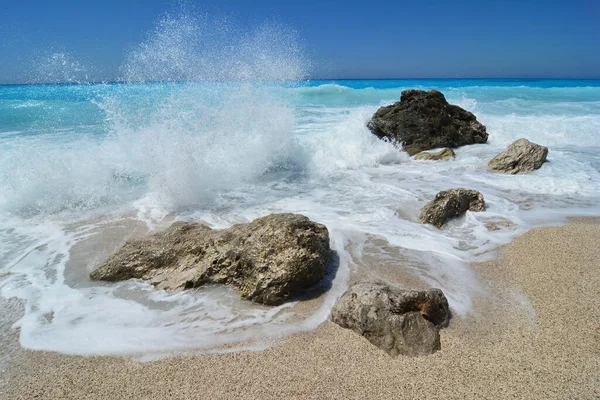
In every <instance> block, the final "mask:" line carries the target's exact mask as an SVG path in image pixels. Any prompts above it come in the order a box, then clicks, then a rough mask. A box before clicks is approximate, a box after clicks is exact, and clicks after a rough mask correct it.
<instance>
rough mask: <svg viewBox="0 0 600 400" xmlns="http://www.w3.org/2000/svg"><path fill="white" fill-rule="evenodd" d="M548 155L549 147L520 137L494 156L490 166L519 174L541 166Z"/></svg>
mask: <svg viewBox="0 0 600 400" xmlns="http://www.w3.org/2000/svg"><path fill="white" fill-rule="evenodd" d="M547 156H548V148H547V147H545V146H540V145H539V144H535V143H531V142H530V141H529V140H527V139H519V140H517V141H516V142H514V143H512V144H511V145H510V146H508V147H507V148H506V150H504V151H503V152H502V153H500V154H498V155H497V156H496V157H494V158H492V159H491V160H490V162H489V163H488V166H489V167H490V168H491V169H493V170H495V171H499V172H504V173H507V174H518V173H521V172H527V171H533V170H536V169H538V168H540V167H541V166H542V164H543V163H544V161H546V157H547Z"/></svg>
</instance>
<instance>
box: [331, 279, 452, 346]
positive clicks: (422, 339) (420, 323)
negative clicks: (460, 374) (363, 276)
mask: <svg viewBox="0 0 600 400" xmlns="http://www.w3.org/2000/svg"><path fill="white" fill-rule="evenodd" d="M331 320H332V321H333V322H335V323H336V324H338V325H340V326H341V327H343V328H348V329H352V330H353V331H354V332H356V333H358V334H359V335H362V336H364V337H365V338H366V339H367V340H368V341H369V342H371V343H372V344H374V345H375V346H377V347H379V348H381V349H383V350H385V351H386V352H387V353H388V354H390V355H392V356H397V355H398V354H404V355H409V356H416V355H423V354H432V353H434V352H436V351H437V350H439V349H440V334H439V329H440V328H443V327H446V326H448V322H449V320H450V310H449V308H448V300H446V297H445V296H444V293H442V291H441V290H439V289H430V290H427V291H416V290H404V289H400V288H398V287H395V286H391V285H388V284H387V283H385V282H383V281H379V280H377V281H369V282H360V283H357V284H355V285H354V286H352V287H351V288H350V289H349V290H348V291H347V292H346V293H344V294H343V295H342V297H341V298H340V299H339V300H338V302H337V303H336V304H335V306H334V307H333V309H332V311H331Z"/></svg>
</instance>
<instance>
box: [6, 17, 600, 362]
mask: <svg viewBox="0 0 600 400" xmlns="http://www.w3.org/2000/svg"><path fill="white" fill-rule="evenodd" d="M186 24H187V25H186ZM190 24H191V25H190ZM194 24H195V22H194V23H191V22H189V21H187V20H182V19H179V20H169V19H166V20H165V21H162V22H161V24H159V26H158V28H157V29H156V30H155V31H153V32H154V33H152V34H150V35H149V37H148V38H147V40H146V41H145V42H144V43H142V44H141V45H140V46H139V47H137V48H135V49H134V50H133V51H132V52H131V54H129V56H128V57H127V58H126V60H125V61H124V68H123V69H122V71H123V75H124V77H125V78H126V79H124V82H118V83H91V82H86V81H85V80H84V79H64V78H65V77H69V76H71V75H69V74H68V73H73V74H75V75H77V74H80V73H81V71H82V70H83V68H82V67H81V64H80V63H74V62H70V61H65V60H67V59H66V58H65V57H64V55H63V56H62V57H61V56H58V57H57V56H56V55H52V57H51V58H50V59H49V61H48V62H46V63H44V64H43V66H44V68H47V67H48V65H52V62H54V63H55V64H57V65H58V67H57V68H59V72H60V74H56V73H54V75H53V76H54V77H56V76H59V77H60V78H61V80H62V81H65V80H66V81H67V82H68V83H61V84H59V83H54V84H41V83H37V84H36V83H34V84H23V85H2V86H0V296H1V301H2V302H4V303H3V304H5V305H6V304H9V302H10V304H11V306H10V307H8V306H6V307H4V308H3V310H4V312H3V314H2V315H0V320H1V321H0V326H3V327H5V330H7V331H10V332H13V334H14V335H16V336H18V345H19V346H20V347H22V348H26V349H33V350H45V351H54V352H60V353H66V354H77V355H117V356H130V357H137V358H140V359H149V358H156V357H164V356H170V355H174V354H181V353H182V352H183V353H189V352H214V351H232V350H236V349H241V348H244V349H260V348H264V347H266V346H269V345H270V344H271V343H274V342H275V341H277V340H279V339H281V338H282V337H285V336H286V335H289V334H292V333H295V332H300V331H306V330H312V329H315V328H316V327H317V326H318V325H319V324H321V323H323V322H324V321H325V320H326V319H327V318H328V316H329V312H330V309H331V307H332V306H333V304H334V303H335V301H336V299H337V298H338V297H339V296H340V295H341V294H342V293H343V292H344V291H345V290H346V289H347V287H348V283H349V282H350V279H351V277H352V274H353V272H354V271H357V270H361V269H362V270H365V269H366V270H368V269H369V268H371V267H374V265H373V264H372V263H378V262H381V263H384V262H385V263H386V265H390V266H392V268H397V269H398V270H399V271H409V272H410V273H411V274H413V275H414V276H416V277H417V278H418V279H420V280H421V281H422V282H424V284H426V285H427V286H431V287H438V288H440V289H442V290H443V291H444V293H445V294H446V296H447V298H448V300H449V303H450V306H451V308H452V311H453V314H454V316H455V318H467V317H469V316H471V315H473V312H474V311H473V310H474V307H473V305H474V303H473V302H474V299H475V298H476V297H477V296H480V295H482V291H484V289H483V288H482V286H481V285H480V284H479V282H478V278H477V274H476V273H475V272H474V271H473V269H472V268H471V264H472V263H474V262H480V261H486V260H490V259H493V258H494V257H496V255H497V249H498V248H499V247H500V246H502V245H504V244H507V243H510V242H511V240H513V239H514V238H515V237H516V236H518V235H521V234H523V233H524V232H526V231H527V230H529V229H532V228H534V227H537V226H542V225H560V224H564V223H565V222H566V221H567V218H569V217H572V216H598V215H600V81H598V80H537V79H441V80H440V79H408V80H310V79H305V78H302V77H300V75H302V73H303V71H304V69H303V68H304V67H303V65H304V64H303V63H304V62H303V56H301V55H299V54H300V53H299V52H298V51H297V49H296V47H294V46H290V45H289V41H290V40H291V41H292V42H293V41H294V40H295V39H293V38H291V39H290V38H287V39H286V36H285V35H273V29H275V28H273V27H270V28H268V29H264V28H261V29H259V30H258V32H257V33H256V34H255V35H254V36H252V35H244V39H243V40H241V41H238V42H236V43H237V47H235V48H233V49H230V50H228V52H227V53H226V54H223V53H222V52H219V51H221V50H218V51H217V50H215V49H216V48H217V46H214V48H213V49H212V50H210V51H200V50H199V49H200V44H197V45H193V43H194V42H193V40H187V39H186V35H196V34H197V32H196V31H194V29H190V26H192V28H193V27H194V26H196V25H194ZM181 27H183V28H181ZM175 28H177V29H179V30H177V29H175ZM184 28H185V29H184ZM277 29H279V28H277ZM173 32H175V33H176V34H175V33H173ZM249 37H250V39H249ZM273 38H276V39H273ZM269 40H271V41H269ZM282 41H283V42H282ZM190 43H191V44H190ZM203 45H204V43H203ZM189 46H192V47H191V48H190V47H189ZM182 48H183V49H184V50H186V51H182ZM218 48H219V49H221V48H228V47H223V46H220V47H218ZM215 54H216V55H215ZM190 55H193V57H190ZM57 60H58V62H57ZM52 71H54V72H56V71H57V70H56V68H54V69H53V70H52ZM207 71H208V72H207ZM209 72H210V73H209ZM45 76H46V77H47V76H48V75H45ZM200 78H205V79H200ZM41 80H43V77H42V78H41ZM409 88H413V89H423V90H430V89H437V90H439V91H441V92H442V93H444V95H445V96H446V98H447V100H448V101H449V102H450V103H453V104H457V105H459V106H461V107H463V108H465V109H467V110H469V111H471V112H473V113H474V114H475V115H476V116H477V118H478V120H479V121H480V122H482V123H483V124H484V125H485V126H486V127H487V131H488V133H489V140H488V142H487V143H486V144H476V145H469V146H464V147H460V148H457V149H455V151H456V159H454V160H451V161H447V162H432V161H417V160H414V159H413V158H411V157H409V156H408V154H406V153H405V152H403V151H402V150H401V149H399V148H398V147H396V146H394V145H393V144H392V143H389V142H385V141H382V140H379V139H378V138H377V137H375V136H374V135H373V134H371V132H370V131H369V130H368V128H367V126H366V125H367V122H368V121H369V119H370V117H371V116H372V115H373V113H374V112H375V111H376V110H377V109H378V108H379V107H381V106H383V105H388V104H391V103H394V102H396V101H399V99H400V94H401V92H402V90H405V89H409ZM523 137H524V138H527V139H528V140H530V141H532V142H535V143H538V144H541V145H544V146H547V147H548V149H549V153H548V161H547V162H546V163H545V164H544V165H543V166H542V167H541V168H540V169H539V170H536V171H534V172H530V173H525V174H520V175H505V174H500V173H496V172H493V171H491V170H490V169H489V168H488V167H487V163H488V161H489V160H490V159H491V158H492V157H494V156H495V155H496V154H498V153H499V152H501V151H502V150H503V149H505V148H506V147H507V146H508V145H509V144H511V143H512V142H513V141H515V140H517V139H519V138H523ZM458 187H463V188H468V189H475V190H478V191H480V192H481V193H483V195H484V197H485V201H486V204H487V208H486V210H485V211H484V212H478V213H471V212H467V214H466V215H465V216H464V217H461V218H458V219H456V220H453V221H451V222H450V223H449V224H448V225H447V226H446V227H444V228H443V229H437V228H435V227H433V226H430V225H423V224H420V223H419V222H418V214H419V210H420V208H421V207H422V206H423V205H425V204H426V203H427V202H428V201H430V200H431V199H433V197H434V196H435V195H436V193H438V192H439V191H441V190H446V189H449V188H458ZM284 212H285V213H288V212H291V213H300V214H304V215H306V216H308V217H309V218H310V219H312V220H314V221H317V222H320V223H322V224H324V225H326V226H327V228H328V229H329V232H330V238H331V247H332V249H333V251H334V252H335V254H336V257H335V260H336V261H335V264H336V265H335V266H332V267H331V268H330V269H331V271H330V274H329V275H328V278H327V279H328V280H329V287H328V290H327V291H326V292H325V293H324V294H323V295H322V296H321V298H320V299H319V301H318V302H315V303H314V304H312V306H311V307H303V305H302V302H291V303H287V304H284V305H282V306H279V307H265V306H261V305H257V304H254V303H250V302H247V301H243V300H240V298H239V296H238V294H237V293H236V292H235V291H233V290H231V289H228V288H223V287H217V286H215V287H206V288H200V289H197V290H189V291H183V292H179V293H166V292H164V291H158V290H155V289H154V288H153V287H151V286H150V285H148V284H146V283H144V282H140V281H125V282H120V283H101V282H93V281H91V280H90V279H89V272H90V271H92V270H93V269H94V268H96V267H97V266H98V265H100V264H101V263H102V261H103V260H105V259H106V257H108V255H109V254H110V253H111V252H113V251H115V250H117V249H118V248H119V247H120V246H121V245H122V244H123V243H124V242H125V240H127V239H128V238H132V237H136V236H139V235H143V234H146V233H148V232H152V231H156V230H159V229H164V228H165V227H167V226H169V224H171V223H172V222H173V221H177V220H190V221H204V222H206V223H208V224H209V225H210V226H212V227H213V228H215V229H220V228H226V227H229V226H231V225H233V224H236V223H243V222H248V221H251V220H253V219H255V218H257V217H261V216H264V215H267V214H270V213H284ZM366 255H368V257H367V256H366ZM483 295H485V293H483ZM6 333H7V332H3V335H4V334H6ZM15 340H17V339H15Z"/></svg>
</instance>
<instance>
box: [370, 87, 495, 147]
mask: <svg viewBox="0 0 600 400" xmlns="http://www.w3.org/2000/svg"><path fill="white" fill-rule="evenodd" d="M367 126H368V127H369V129H370V130H371V132H373V133H374V134H375V135H377V136H378V137H379V138H387V139H388V140H390V141H391V142H393V143H398V144H401V145H402V146H403V147H404V150H406V151H407V152H408V153H409V154H410V155H411V156H412V155H415V154H417V153H419V152H421V151H423V150H429V149H434V148H437V147H459V146H464V145H467V144H473V143H485V142H487V139H488V134H487V132H486V130H485V126H484V125H482V124H481V123H479V122H478V121H477V118H476V117H475V115H473V114H472V113H470V112H469V111H466V110H464V109H462V108H460V107H459V106H456V105H453V104H448V102H447V101H446V98H445V97H444V95H443V94H442V93H441V92H438V91H437V90H430V91H429V92H426V91H423V90H414V89H411V90H405V91H403V92H402V95H401V97H400V101H399V102H397V103H395V104H392V105H390V106H386V107H381V108H379V110H377V112H375V114H374V115H373V117H372V118H371V121H369V123H368V125H367Z"/></svg>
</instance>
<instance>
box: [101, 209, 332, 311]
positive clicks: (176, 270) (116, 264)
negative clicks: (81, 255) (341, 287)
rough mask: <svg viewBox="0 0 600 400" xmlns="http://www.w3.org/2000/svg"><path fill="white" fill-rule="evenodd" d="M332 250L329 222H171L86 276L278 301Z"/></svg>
mask: <svg viewBox="0 0 600 400" xmlns="http://www.w3.org/2000/svg"><path fill="white" fill-rule="evenodd" d="M330 252H331V249H330V247H329V232H328V231H327V228H326V227H325V226H324V225H321V224H318V223H316V222H312V221H311V220H309V219H308V218H306V217H305V216H303V215H297V214H273V215H268V216H266V217H263V218H258V219H256V220H254V221H252V222H250V223H247V224H239V225H234V226H232V227H231V228H229V229H219V230H213V229H210V228H209V227H207V226H205V225H202V224H200V223H193V222H176V223H174V224H173V225H171V227H169V228H168V229H167V230H165V231H163V232H159V233H156V234H153V235H150V236H148V237H146V238H142V239H137V240H131V241H128V242H127V243H125V245H124V246H123V247H122V248H121V249H120V250H119V251H117V252H116V253H114V254H113V255H112V256H110V258H109V259H108V260H107V261H106V262H105V263H104V264H103V265H101V266H100V267H99V268H98V269H96V270H95V271H93V272H92V273H91V275H90V276H91V278H92V279H97V280H105V281H121V280H125V279H131V278H137V279H142V280H145V281H147V282H149V283H151V284H152V285H154V286H156V287H157V288H159V289H165V290H167V291H175V290H180V289H191V288H196V287H200V286H202V285H205V284H211V283H219V284H226V285H231V286H233V287H234V288H236V289H237V290H239V291H240V292H241V296H242V297H244V298H246V299H248V300H253V301H255V302H257V303H263V304H267V305H279V304H281V303H283V302H285V301H287V300H289V299H291V298H293V297H294V296H296V295H299V294H300V293H302V292H303V291H304V290H306V289H308V288H309V287H311V286H313V285H315V284H316V283H317V282H318V281H319V280H321V279H322V278H323V276H324V275H325V272H326V269H327V264H328V261H329V257H330Z"/></svg>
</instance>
